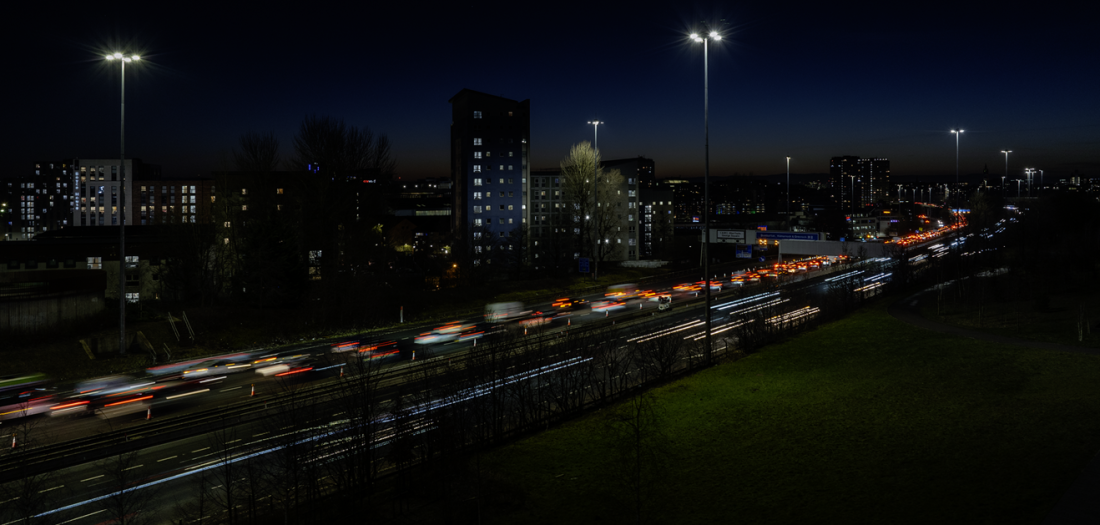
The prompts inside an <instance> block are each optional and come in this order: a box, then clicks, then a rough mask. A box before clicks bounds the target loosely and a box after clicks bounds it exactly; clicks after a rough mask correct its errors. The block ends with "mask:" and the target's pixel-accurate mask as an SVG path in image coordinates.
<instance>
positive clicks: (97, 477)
mask: <svg viewBox="0 0 1100 525" xmlns="http://www.w3.org/2000/svg"><path fill="white" fill-rule="evenodd" d="M103 476H104V474H100V475H98V476H95V477H92V478H88V479H82V480H80V482H81V483H84V482H85V481H91V480H93V479H99V478H102V477H103Z"/></svg>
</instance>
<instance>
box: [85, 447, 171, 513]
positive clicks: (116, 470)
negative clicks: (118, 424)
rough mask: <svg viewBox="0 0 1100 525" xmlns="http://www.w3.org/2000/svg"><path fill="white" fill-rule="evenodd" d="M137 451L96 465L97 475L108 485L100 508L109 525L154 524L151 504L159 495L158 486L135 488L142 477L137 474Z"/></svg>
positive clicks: (113, 457)
mask: <svg viewBox="0 0 1100 525" xmlns="http://www.w3.org/2000/svg"><path fill="white" fill-rule="evenodd" d="M138 461H139V458H138V453H137V451H131V452H124V453H122V454H119V455H117V456H111V457H109V458H106V459H104V460H102V461H99V462H98V463H97V467H98V469H99V471H100V472H101V473H102V474H103V476H104V478H105V479H106V481H107V483H108V484H107V486H106V488H107V490H108V491H110V493H109V494H108V495H107V497H106V498H104V499H103V500H100V506H101V507H102V509H103V510H104V511H106V515H107V516H106V517H108V518H109V519H110V520H111V523H118V524H119V525H144V524H146V523H154V522H155V521H156V520H157V516H156V514H155V513H154V508H155V505H154V500H156V498H157V496H158V493H159V488H160V486H159V485H154V486H151V487H142V488H138V486H139V485H140V484H141V482H142V481H144V480H145V476H142V475H141V474H139V472H140V471H139V470H138V467H140V466H141V465H140V464H138Z"/></svg>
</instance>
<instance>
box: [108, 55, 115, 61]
mask: <svg viewBox="0 0 1100 525" xmlns="http://www.w3.org/2000/svg"><path fill="white" fill-rule="evenodd" d="M114 59H115V56H114V55H107V60H114Z"/></svg>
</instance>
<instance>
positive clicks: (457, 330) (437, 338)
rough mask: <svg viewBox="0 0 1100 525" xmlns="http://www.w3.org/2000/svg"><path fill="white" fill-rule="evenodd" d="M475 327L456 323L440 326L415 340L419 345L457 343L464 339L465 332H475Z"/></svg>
mask: <svg viewBox="0 0 1100 525" xmlns="http://www.w3.org/2000/svg"><path fill="white" fill-rule="evenodd" d="M475 328H476V327H475V325H468V324H464V323H461V322H454V323H449V324H445V325H443V326H440V327H438V328H436V329H434V330H432V331H431V332H426V333H423V334H420V335H418V336H416V339H414V340H413V342H415V343H416V344H418V345H436V344H444V343H450V342H453V341H457V340H459V339H460V338H461V337H462V334H463V333H464V332H469V331H473V330H474V329H475Z"/></svg>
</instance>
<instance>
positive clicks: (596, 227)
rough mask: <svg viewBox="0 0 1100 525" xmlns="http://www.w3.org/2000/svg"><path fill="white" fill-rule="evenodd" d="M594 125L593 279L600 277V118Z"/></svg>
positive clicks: (591, 122) (592, 121)
mask: <svg viewBox="0 0 1100 525" xmlns="http://www.w3.org/2000/svg"><path fill="white" fill-rule="evenodd" d="M588 123H589V124H591V125H592V133H593V135H592V220H593V222H592V228H593V229H592V239H593V240H595V241H596V244H595V246H594V248H595V251H594V252H592V280H593V281H595V280H597V279H599V271H600V213H599V212H600V210H599V207H600V154H599V150H598V149H597V148H598V147H599V144H600V124H603V122H601V121H599V120H589V121H588Z"/></svg>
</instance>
